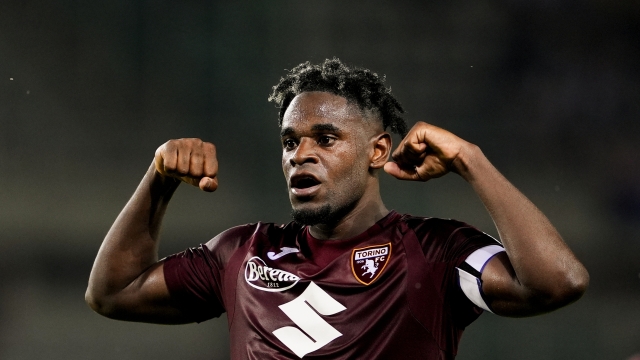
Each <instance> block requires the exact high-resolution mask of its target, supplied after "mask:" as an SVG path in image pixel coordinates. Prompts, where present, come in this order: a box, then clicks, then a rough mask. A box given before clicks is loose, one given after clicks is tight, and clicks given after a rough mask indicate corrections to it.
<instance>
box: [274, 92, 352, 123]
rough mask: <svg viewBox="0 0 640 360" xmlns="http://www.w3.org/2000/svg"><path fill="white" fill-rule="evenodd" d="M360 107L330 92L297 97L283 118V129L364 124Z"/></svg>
mask: <svg viewBox="0 0 640 360" xmlns="http://www.w3.org/2000/svg"><path fill="white" fill-rule="evenodd" d="M363 120H364V119H363V114H362V111H360V108H359V107H358V105H356V104H353V103H351V102H349V101H348V100H347V99H346V98H344V97H342V96H338V95H335V94H332V93H328V92H321V91H311V92H303V93H301V94H299V95H297V96H296V97H295V98H293V100H292V101H291V104H289V107H288V108H287V110H286V111H285V113H284V116H283V118H282V128H283V129H284V128H294V129H295V128H304V127H306V126H310V125H313V124H316V123H318V122H322V123H336V124H340V125H341V126H342V127H345V126H357V127H362V126H363V124H364V121H363Z"/></svg>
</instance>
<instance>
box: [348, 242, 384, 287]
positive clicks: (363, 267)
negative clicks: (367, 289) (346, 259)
mask: <svg viewBox="0 0 640 360" xmlns="http://www.w3.org/2000/svg"><path fill="white" fill-rule="evenodd" d="M390 257H391V243H387V244H384V245H374V246H367V247H364V248H360V249H353V251H352V252H351V271H352V272H353V276H355V277H356V280H358V281H359V282H360V283H362V284H364V285H369V284H371V283H372V282H374V281H376V279H378V277H380V274H382V271H383V270H384V268H385V266H387V263H389V258H390Z"/></svg>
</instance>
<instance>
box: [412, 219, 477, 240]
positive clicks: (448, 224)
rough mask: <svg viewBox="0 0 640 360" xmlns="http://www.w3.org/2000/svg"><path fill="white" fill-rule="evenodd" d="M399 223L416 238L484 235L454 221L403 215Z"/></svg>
mask: <svg viewBox="0 0 640 360" xmlns="http://www.w3.org/2000/svg"><path fill="white" fill-rule="evenodd" d="M401 223H402V225H404V226H405V227H406V228H407V230H410V231H413V232H414V233H415V234H416V236H418V238H424V237H432V238H433V237H438V238H444V239H443V240H446V239H448V238H450V237H451V236H453V235H456V234H459V235H466V236H475V235H481V234H484V233H483V232H482V231H480V230H478V229H476V228H475V227H473V226H471V225H469V224H467V223H465V222H462V221H459V220H455V219H442V218H436V217H422V216H413V215H407V214H405V215H403V216H402V218H401Z"/></svg>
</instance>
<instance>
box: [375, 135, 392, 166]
mask: <svg viewBox="0 0 640 360" xmlns="http://www.w3.org/2000/svg"><path fill="white" fill-rule="evenodd" d="M371 142H372V145H373V153H372V154H371V165H370V167H371V168H372V169H380V168H382V167H384V164H386V163H387V161H388V160H389V155H391V135H389V133H388V132H382V133H380V134H378V135H376V136H375V137H373V138H372V139H371Z"/></svg>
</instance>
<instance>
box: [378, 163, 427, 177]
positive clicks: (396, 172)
mask: <svg viewBox="0 0 640 360" xmlns="http://www.w3.org/2000/svg"><path fill="white" fill-rule="evenodd" d="M384 171H385V172H386V173H387V174H389V175H391V176H393V177H395V178H396V179H400V180H420V177H419V176H418V174H417V173H416V172H415V170H413V171H409V170H405V169H403V168H401V167H400V166H399V165H398V164H397V163H395V162H393V161H389V162H387V163H386V164H384Z"/></svg>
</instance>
